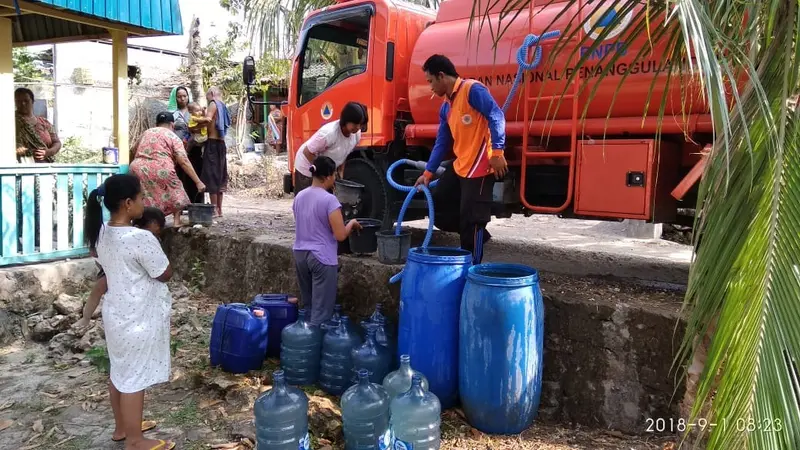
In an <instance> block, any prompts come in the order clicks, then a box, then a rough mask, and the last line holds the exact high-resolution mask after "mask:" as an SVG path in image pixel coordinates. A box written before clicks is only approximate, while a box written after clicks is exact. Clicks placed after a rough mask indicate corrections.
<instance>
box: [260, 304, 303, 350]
mask: <svg viewBox="0 0 800 450" xmlns="http://www.w3.org/2000/svg"><path fill="white" fill-rule="evenodd" d="M250 306H251V307H258V308H261V309H263V310H264V311H266V312H267V314H268V315H269V340H268V342H267V356H268V357H271V358H279V357H280V356H281V331H283V329H284V328H285V327H286V326H287V325H291V324H293V323H295V322H297V305H295V304H292V303H289V294H259V295H256V296H255V298H253V301H252V302H251V303H250Z"/></svg>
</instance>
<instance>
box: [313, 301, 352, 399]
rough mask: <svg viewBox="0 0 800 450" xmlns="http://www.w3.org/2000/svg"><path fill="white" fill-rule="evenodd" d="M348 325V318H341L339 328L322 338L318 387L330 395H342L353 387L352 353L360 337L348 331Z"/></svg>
mask: <svg viewBox="0 0 800 450" xmlns="http://www.w3.org/2000/svg"><path fill="white" fill-rule="evenodd" d="M349 324H350V318H348V317H347V316H341V317H340V318H339V326H338V327H337V328H336V329H333V330H330V331H328V332H327V333H325V336H324V337H323V338H322V359H321V360H320V363H319V364H320V367H319V385H320V386H321V387H322V390H323V391H325V392H327V393H329V394H332V395H342V393H343V392H344V391H345V390H347V388H348V387H350V386H352V385H353V382H352V376H353V359H352V358H353V357H352V351H353V349H354V348H358V347H359V346H360V345H361V336H359V335H358V334H355V333H353V332H352V331H350V329H349V328H348V325H349Z"/></svg>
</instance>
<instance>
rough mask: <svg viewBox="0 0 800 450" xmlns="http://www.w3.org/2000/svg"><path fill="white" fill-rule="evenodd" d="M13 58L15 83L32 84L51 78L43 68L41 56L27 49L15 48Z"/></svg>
mask: <svg viewBox="0 0 800 450" xmlns="http://www.w3.org/2000/svg"><path fill="white" fill-rule="evenodd" d="M12 58H13V64H14V81H15V82H17V83H30V82H36V81H45V80H48V79H50V78H51V76H50V74H49V73H48V72H47V71H45V70H44V69H43V68H42V65H41V58H40V57H39V55H37V54H34V53H31V52H30V51H28V49H27V48H19V47H18V48H14V49H13V50H12Z"/></svg>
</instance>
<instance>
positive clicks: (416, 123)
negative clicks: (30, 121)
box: [245, 0, 713, 231]
mask: <svg viewBox="0 0 800 450" xmlns="http://www.w3.org/2000/svg"><path fill="white" fill-rule="evenodd" d="M505 1H506V0H501V1H500V2H491V3H489V2H488V0H482V1H481V2H480V3H479V4H478V8H477V11H481V16H482V17H483V18H477V19H475V20H474V21H473V22H472V23H471V21H470V12H471V11H472V10H473V4H474V2H473V0H445V1H443V2H442V3H441V5H440V7H439V9H438V11H434V10H431V9H427V8H423V7H421V6H418V5H414V4H411V3H407V2H403V1H396V0H349V1H341V2H339V3H337V4H335V5H333V6H330V7H326V8H323V9H320V10H317V11H314V12H312V13H310V14H309V15H308V16H307V17H306V19H305V22H304V24H303V27H302V30H301V32H300V36H299V40H298V44H297V50H296V55H295V57H294V60H293V65H292V70H291V80H290V83H289V96H288V101H287V102H283V104H282V105H281V107H282V109H283V111H284V114H285V115H286V117H287V121H288V122H287V125H288V131H287V143H288V152H289V155H288V156H289V173H288V174H287V175H285V179H284V190H285V191H286V192H287V193H288V192H291V191H292V187H293V182H292V175H291V174H292V173H293V172H294V167H293V161H294V156H295V152H297V150H298V149H299V148H300V146H301V145H302V144H303V142H305V141H306V140H307V139H308V138H309V137H310V136H311V135H312V134H313V133H314V132H316V131H317V130H318V129H319V128H320V126H322V125H323V124H325V123H327V122H329V121H332V120H336V118H337V116H338V113H339V111H340V110H341V108H342V107H343V106H344V104H345V103H347V102H349V101H357V102H360V103H362V104H364V105H366V107H367V112H368V116H369V123H368V126H367V128H366V130H365V132H363V133H362V137H361V141H360V142H359V144H358V147H357V149H356V151H354V152H353V153H352V154H351V155H350V156H349V158H348V160H347V161H346V163H345V171H344V174H345V178H346V179H349V180H352V181H355V182H358V183H360V184H363V185H364V186H365V190H364V194H363V197H362V201H361V203H360V205H359V206H358V209H359V210H358V211H357V213H356V215H357V216H358V217H370V218H376V219H382V220H385V221H387V222H391V221H392V220H393V219H394V218H395V217H396V215H397V213H398V210H399V207H400V205H401V203H402V201H403V199H404V197H405V193H402V192H399V191H396V190H395V189H393V188H392V187H391V186H390V185H389V184H388V183H387V180H386V169H387V168H388V167H389V165H391V164H392V163H393V162H394V161H397V160H399V159H410V160H416V161H427V159H428V157H429V156H430V152H431V149H432V148H433V144H434V141H435V138H436V131H437V128H438V122H439V114H438V113H439V109H440V107H441V104H442V99H440V98H433V96H432V94H431V90H430V87H429V85H428V83H427V82H426V80H425V75H424V74H423V71H422V68H421V67H422V64H423V63H424V61H425V60H426V59H427V58H428V57H429V56H431V55H433V54H443V55H445V56H447V57H448V58H450V59H451V60H452V61H453V63H454V64H455V66H456V68H457V70H458V71H459V74H460V75H461V76H462V77H464V78H473V79H476V80H479V81H481V82H482V83H483V84H485V85H486V86H487V87H488V89H489V90H490V92H491V93H492V95H493V97H494V98H495V100H496V101H497V102H498V104H500V105H503V104H504V103H505V101H506V99H507V98H508V97H509V93H510V91H511V89H512V86H513V85H514V81H515V79H516V77H517V72H518V68H519V66H518V63H517V53H518V50H519V48H520V47H521V46H522V45H523V42H525V39H526V37H528V36H529V35H536V36H537V37H539V38H541V37H543V36H544V37H550V38H548V39H541V40H540V41H539V42H538V46H539V48H540V50H537V49H536V47H529V48H528V49H527V53H528V54H529V55H530V56H529V58H528V60H527V61H528V63H531V62H532V60H533V57H534V56H535V54H536V53H537V52H539V51H540V52H541V55H540V56H541V61H540V63H539V65H538V66H537V67H534V68H532V69H531V70H529V71H526V72H525V73H524V75H523V78H521V79H520V82H519V84H518V89H517V91H516V95H514V96H513V97H512V98H511V100H510V104H509V105H508V108H507V110H506V134H507V137H506V150H505V156H506V159H507V160H508V163H509V167H510V172H509V174H508V175H506V177H505V179H504V181H503V183H497V184H496V187H495V205H494V208H493V213H494V214H495V215H496V216H497V217H509V216H510V215H512V214H533V213H542V214H558V215H560V216H562V217H576V218H592V219H605V220H622V219H635V220H644V221H650V222H657V223H676V222H678V221H679V219H680V215H679V214H678V212H679V211H685V210H689V211H690V212H691V210H692V209H693V208H694V204H695V202H696V186H697V182H698V180H699V178H700V174H701V173H702V168H703V165H704V164H705V158H706V157H705V155H706V154H707V149H708V148H709V145H710V144H711V143H712V140H713V137H712V122H711V116H710V113H709V109H708V105H707V104H706V102H704V101H702V97H701V96H700V95H699V94H698V93H699V92H700V89H699V84H698V83H696V81H695V80H692V79H690V78H689V76H688V75H686V72H685V71H684V72H680V71H678V70H675V68H673V67H671V66H670V65H669V64H667V63H665V62H664V58H663V57H662V55H663V54H664V51H665V48H666V44H665V43H663V42H658V41H653V42H651V41H650V40H648V37H647V36H646V35H645V36H642V37H640V38H637V39H630V38H629V34H630V30H631V29H632V28H633V18H634V16H635V12H636V11H638V9H639V8H644V7H645V5H644V2H643V4H642V5H640V6H637V7H636V8H635V9H634V10H632V11H630V10H629V11H625V10H621V9H620V8H618V7H615V6H614V1H597V0H594V1H593V0H586V1H584V2H576V4H575V5H573V6H569V5H568V2H567V1H558V0H548V1H541V0H540V1H536V0H531V2H530V6H527V7H525V8H524V9H522V10H521V11H520V12H519V14H518V15H517V17H516V18H514V19H513V21H512V20H511V18H510V17H511V16H505V18H504V19H503V21H502V22H500V23H501V24H502V27H505V26H506V25H507V24H508V28H507V29H506V31H505V34H504V35H503V37H502V38H501V39H500V40H499V42H497V43H496V46H495V42H494V40H493V39H492V37H491V35H490V34H489V33H488V32H487V30H488V27H490V26H493V27H494V28H497V23H498V20H499V17H500V12H501V10H502V8H503V6H505V5H504V3H505ZM487 7H489V10H488V13H486V14H484V13H483V12H485V11H486V9H487ZM587 17H589V20H588V21H586V18H587ZM612 19H613V20H612ZM481 22H483V25H481ZM584 22H585V23H584ZM581 24H583V25H582V26H581ZM481 26H483V28H481ZM579 26H580V28H581V29H580V30H579V33H578V38H577V39H576V40H572V41H569V42H566V44H563V43H562V44H559V47H560V48H557V47H556V45H557V43H558V42H559V40H558V39H557V38H555V37H554V36H558V35H560V34H561V33H567V32H570V33H571V31H570V30H573V29H574V28H575V27H579ZM654 26H655V24H651V27H654ZM470 27H471V30H470ZM651 36H652V34H651ZM651 39H652V38H651ZM581 40H583V42H581ZM651 45H652V49H651V50H648V51H647V52H646V53H647V56H646V57H645V58H644V59H642V60H640V61H638V62H636V61H635V55H636V54H637V53H639V52H640V50H641V49H642V48H644V47H648V48H649V47H650V46H651ZM576 46H580V48H578V49H576ZM582 56H585V62H584V64H583V65H582V67H581V68H580V69H579V70H578V71H577V75H576V76H574V77H573V80H572V81H570V77H571V76H572V75H573V74H575V73H576V70H575V67H576V63H577V62H578V60H579V58H581V57H582ZM251 63H252V60H251ZM251 65H252V64H251ZM245 66H247V62H246V63H245ZM604 71H607V72H608V76H606V77H605V78H604V79H602V81H599V85H598V87H597V89H596V92H595V93H594V94H592V90H593V89H594V86H595V84H596V83H598V80H600V79H599V78H598V76H599V74H601V73H603V72H604ZM625 74H627V77H626V78H625V80H624V83H622V84H620V80H621V79H622V78H623V76H624V75H625ZM670 74H671V76H672V78H673V79H672V80H671V82H670V83H667V78H668V77H669V76H670ZM679 76H684V77H685V79H684V80H680V79H677V77H679ZM254 77H255V76H254V74H252V73H251V74H250V75H249V78H250V79H249V80H248V79H247V78H248V75H247V69H245V78H246V80H245V82H246V83H247V84H252V80H254ZM582 88H583V89H582ZM581 89H582V90H581ZM618 90H619V92H618V93H617V91H618ZM565 92H566V95H565V96H564V97H563V99H562V100H559V99H560V98H561V97H562V94H564V93H565ZM592 95H593V96H592ZM662 100H665V101H664V102H663V105H664V108H665V110H664V115H663V119H662V120H659V109H660V108H661V107H662ZM559 102H560V103H559ZM584 110H586V113H585V115H584ZM659 131H660V133H659ZM421 172H422V166H420V167H412V166H408V167H407V169H405V170H404V171H403V173H396V174H395V178H396V179H397V181H398V182H401V183H406V184H411V183H413V181H414V180H416V178H417V177H418V176H419V174H420V173H421ZM458 204H459V203H458V201H457V199H454V201H452V202H447V201H444V202H442V201H439V202H437V204H436V217H435V224H436V226H437V227H438V228H440V229H444V230H446V231H457V224H458ZM426 212H427V209H426V205H425V199H424V197H423V196H422V195H419V200H414V202H412V204H411V207H410V208H409V209H408V211H407V213H406V218H408V219H413V218H422V217H424V215H425V213H426Z"/></svg>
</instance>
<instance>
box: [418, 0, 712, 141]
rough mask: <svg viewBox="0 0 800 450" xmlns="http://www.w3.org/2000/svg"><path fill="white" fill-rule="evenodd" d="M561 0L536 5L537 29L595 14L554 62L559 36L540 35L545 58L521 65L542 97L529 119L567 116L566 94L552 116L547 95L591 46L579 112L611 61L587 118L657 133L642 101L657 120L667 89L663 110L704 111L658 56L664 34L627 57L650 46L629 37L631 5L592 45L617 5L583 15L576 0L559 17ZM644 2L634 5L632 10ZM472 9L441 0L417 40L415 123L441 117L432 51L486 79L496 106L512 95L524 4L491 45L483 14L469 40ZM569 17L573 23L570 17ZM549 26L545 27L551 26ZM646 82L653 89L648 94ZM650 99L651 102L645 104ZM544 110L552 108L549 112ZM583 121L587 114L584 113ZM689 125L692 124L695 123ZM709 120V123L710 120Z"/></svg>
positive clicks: (513, 115) (693, 86) (510, 116)
mask: <svg viewBox="0 0 800 450" xmlns="http://www.w3.org/2000/svg"><path fill="white" fill-rule="evenodd" d="M482 3H484V4H483V5H482V7H483V8H485V7H486V6H485V1H484V2H482ZM543 3H544V2H543ZM565 4H566V2H558V1H556V2H553V3H552V4H550V5H549V6H541V7H535V12H534V16H535V18H534V20H535V24H534V27H533V29H534V33H535V34H537V35H542V34H543V33H544V32H546V31H552V30H557V31H560V32H562V33H563V32H565V31H566V30H568V29H569V28H570V27H571V26H574V24H580V23H581V22H582V20H583V15H584V14H592V13H593V14H592V20H590V21H589V22H588V23H587V24H586V25H585V26H584V27H583V30H581V32H580V37H579V38H578V40H577V41H571V42H568V43H567V44H566V46H565V47H563V48H561V49H560V51H559V53H558V55H555V57H554V59H553V60H552V61H551V60H550V58H551V57H552V56H553V51H554V46H555V44H556V43H557V42H558V38H553V39H550V40H546V41H542V43H541V45H542V49H543V57H542V59H541V64H540V65H539V66H538V67H537V68H536V69H534V70H532V71H529V72H526V73H525V79H524V83H530V87H531V88H532V89H531V90H530V92H531V95H538V96H540V97H542V100H541V101H540V102H539V103H538V105H537V104H536V103H533V104H532V105H531V111H532V112H533V114H532V115H533V119H534V121H544V120H545V119H547V118H549V119H550V120H552V119H553V118H555V119H559V120H562V121H569V122H571V119H572V102H571V100H569V99H565V100H564V101H563V102H562V103H561V105H560V107H559V108H558V111H555V115H554V110H555V109H556V105H557V101H558V100H556V101H555V102H553V103H552V104H551V98H552V96H559V95H561V94H562V92H564V91H565V87H567V80H568V78H569V75H570V74H571V73H573V70H574V67H575V63H577V61H578V58H579V55H581V54H583V53H589V56H588V58H587V60H586V62H585V63H584V66H583V67H582V68H581V69H580V72H579V76H580V81H579V82H580V83H582V84H585V85H586V87H585V88H584V89H583V92H582V93H581V95H580V97H579V101H578V114H579V115H580V114H582V113H583V109H584V107H586V104H587V103H588V102H589V98H590V96H591V91H592V89H594V86H595V85H596V83H597V81H598V80H599V75H600V74H601V73H602V72H603V70H604V69H605V68H606V66H608V65H609V64H610V65H611V68H610V69H609V70H610V71H611V76H607V77H606V78H605V79H603V80H602V81H600V86H599V87H598V89H597V92H596V94H595V95H594V98H592V101H591V103H590V104H589V107H588V110H587V113H586V118H587V119H602V121H603V122H605V121H606V117H607V116H610V118H611V119H612V120H611V122H614V119H619V118H628V119H631V120H627V121H619V122H618V123H627V124H635V126H636V127H637V128H639V127H641V128H640V129H639V130H635V131H634V130H627V129H626V130H624V131H631V132H638V133H655V124H656V123H657V121H656V120H648V121H647V123H646V124H644V125H641V122H642V121H641V118H642V116H643V114H644V113H645V107H646V106H647V109H646V112H647V115H648V116H650V117H652V118H653V119H655V118H656V117H657V116H658V113H659V109H660V107H661V101H662V97H663V96H664V95H665V94H666V95H667V96H668V97H667V100H666V110H665V113H664V115H665V116H670V115H673V116H677V117H676V120H677V121H680V122H681V123H683V122H684V121H685V120H686V119H684V118H682V117H681V116H682V115H684V114H695V115H697V114H704V115H707V114H708V107H707V105H706V103H705V102H704V101H702V97H701V95H700V93H701V91H700V87H699V83H697V82H694V81H691V80H689V78H688V77H687V76H686V75H685V72H684V75H683V76H684V77H685V79H684V80H683V81H680V80H679V79H678V76H679V74H678V72H677V68H674V67H671V66H670V65H669V64H668V63H666V62H664V60H663V58H662V55H663V54H664V51H665V48H666V42H665V41H666V39H662V41H661V42H655V43H654V49H653V51H652V52H650V51H649V50H648V51H647V54H648V55H650V56H647V57H645V58H644V59H640V61H638V62H636V64H632V63H633V62H634V60H635V57H636V55H637V54H638V53H639V51H640V49H642V48H643V47H644V48H646V49H649V47H650V43H649V42H648V40H647V36H646V35H645V36H642V37H641V38H639V39H637V40H634V41H628V40H627V37H628V34H629V32H630V31H631V30H632V29H633V28H635V27H636V24H635V23H634V21H633V17H635V15H634V12H633V11H630V12H629V13H627V14H624V16H622V17H621V19H620V21H619V22H618V23H617V25H616V26H614V28H613V29H612V30H611V31H609V32H608V33H607V34H606V35H605V36H603V42H602V43H601V45H599V46H598V48H597V49H595V50H594V51H591V52H590V51H589V50H590V47H591V45H592V42H593V39H596V38H599V37H600V36H599V34H600V33H601V32H602V30H603V26H604V24H609V23H611V24H613V22H611V20H612V19H613V17H614V14H617V11H616V9H615V8H614V7H613V4H614V2H613V1H601V2H595V4H599V5H600V7H599V9H597V10H595V9H594V8H595V6H594V5H584V12H582V13H581V14H580V17H576V16H577V15H578V11H579V10H578V7H577V6H574V7H573V8H572V11H569V12H567V13H565V14H563V15H562V16H561V17H557V16H558V15H559V14H560V13H561V11H562V10H563V8H564V6H565ZM643 7H644V6H637V7H636V9H635V10H638V9H639V8H643ZM501 8H502V5H498V6H496V7H494V8H492V10H491V11H490V21H491V25H492V26H493V27H494V28H496V27H497V21H498V20H499V12H500V9H501ZM471 9H472V0H447V1H445V2H443V3H442V4H441V6H440V9H439V12H438V15H437V19H436V22H435V23H433V24H431V25H430V26H428V27H427V28H426V29H425V30H424V31H423V32H422V34H421V36H420V37H419V39H418V41H417V43H416V45H415V47H414V51H413V53H412V56H411V62H410V68H409V102H410V107H411V113H412V116H413V117H414V122H415V123H416V124H417V125H416V127H424V128H427V124H436V123H438V121H439V115H438V113H439V108H440V106H441V100H440V99H435V98H434V99H432V98H431V91H430V87H429V86H428V83H427V81H426V80H425V75H424V73H423V72H422V64H423V63H424V62H425V60H426V59H427V58H428V57H429V56H431V55H433V54H436V53H439V54H443V55H445V56H447V57H448V58H450V59H451V60H452V61H453V63H454V64H455V66H456V69H457V70H458V71H459V74H460V75H461V76H462V77H464V78H474V79H477V80H479V81H481V82H482V83H483V84H485V85H486V86H487V87H488V88H489V90H490V91H491V93H492V95H493V96H494V98H495V100H496V101H497V102H498V103H499V104H500V105H502V104H503V102H504V101H505V100H506V97H507V96H508V94H509V91H510V89H511V86H512V84H513V82H514V78H515V76H516V73H517V68H518V65H517V62H516V58H517V56H516V55H517V50H518V49H519V47H520V45H521V44H522V42H523V40H524V39H525V37H526V36H527V35H528V33H529V10H528V7H527V6H525V8H524V9H523V11H521V12H520V14H519V16H518V17H517V18H516V19H514V21H513V22H512V23H511V24H510V25H509V27H508V29H507V30H506V32H505V35H504V36H503V37H502V39H501V40H500V42H499V43H498V44H497V48H496V50H495V49H494V48H493V42H492V38H491V35H490V34H489V33H488V31H487V28H486V27H488V26H489V23H488V22H487V23H486V24H485V25H484V29H483V30H482V33H479V31H478V30H479V29H480V25H479V22H480V19H476V20H475V23H474V24H473V28H472V33H471V34H470V36H469V39H467V33H466V30H467V29H468V28H469V15H470V11H471ZM536 9H538V11H536ZM509 20H510V19H509V18H508V17H507V18H505V19H504V21H503V22H502V24H503V26H505V24H506V23H508V21H509ZM553 21H554V22H553ZM551 22H552V25H551ZM570 22H573V24H571V23H570ZM594 24H599V28H596V29H594V30H593V29H592V26H593V25H594ZM548 25H550V26H549V27H548ZM658 25H660V23H659V22H657V21H653V22H652V23H651V29H656V27H657V26H658ZM479 34H482V36H481V37H480V38H478V35H479ZM583 35H588V36H589V39H587V40H585V41H584V42H583V43H581V48H580V49H579V50H578V51H577V52H576V53H575V56H574V57H573V58H572V61H570V54H571V53H572V52H573V51H574V50H575V46H576V45H577V44H578V43H580V39H581V38H582V37H583ZM532 53H533V49H531V50H530V51H529V54H532ZM617 54H619V55H618V56H619V57H618V59H616V60H615V61H613V58H614V57H615V56H617ZM529 61H530V58H529ZM612 61H613V62H612ZM670 70H672V72H673V75H672V79H671V80H669V89H668V90H667V89H666V88H667V78H668V73H669V72H670ZM626 71H629V72H630V75H629V76H628V77H627V78H626V79H625V81H624V84H623V85H622V87H621V88H620V92H619V93H618V94H616V99H614V98H615V93H616V91H617V89H618V87H619V86H620V81H621V80H622V78H623V75H624V74H625V73H626ZM654 76H657V77H658V78H657V80H656V81H655V86H654V87H652V85H653V77H654ZM572 89H573V88H572V87H569V88H568V89H567V90H566V92H568V93H571V92H572ZM651 89H652V94H649V93H650V90H651ZM682 90H683V92H682ZM665 91H666V92H665ZM648 95H649V97H648ZM522 98H524V91H523V89H522V86H521V85H520V88H519V90H518V93H517V95H516V96H515V99H514V101H512V103H511V105H510V107H509V108H508V110H507V112H506V121H507V122H508V125H509V126H508V131H509V134H510V135H514V134H516V133H515V132H514V130H517V132H521V131H519V130H521V129H522V128H521V127H520V126H516V127H515V126H513V123H514V122H518V125H520V124H521V122H522V121H523V102H522V100H521V99H522ZM648 100H649V105H647V102H648ZM683 104H685V105H686V106H685V109H684V108H683V106H682V105H683ZM534 106H535V108H536V109H535V111H534V110H533V108H534ZM548 109H550V111H549V112H548ZM609 110H610V114H609ZM587 122H592V121H591V120H588V121H587ZM594 122H598V121H594ZM664 122H665V125H666V124H667V122H675V120H672V119H669V118H665V121H664ZM694 125H695V126H697V124H696V123H695V124H694ZM707 125H709V126H710V122H709V123H708V124H707ZM625 126H627V125H625ZM625 126H623V127H625ZM617 128H619V127H617ZM650 128H652V129H650ZM569 129H570V128H569V127H555V128H553V132H552V133H553V135H559V134H561V133H562V132H563V131H564V130H569ZM559 130H561V131H559ZM666 131H667V130H666V129H665V132H666ZM698 131H700V130H698ZM587 132H588V130H587ZM564 134H568V133H564Z"/></svg>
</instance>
